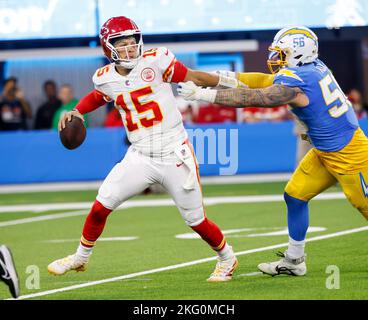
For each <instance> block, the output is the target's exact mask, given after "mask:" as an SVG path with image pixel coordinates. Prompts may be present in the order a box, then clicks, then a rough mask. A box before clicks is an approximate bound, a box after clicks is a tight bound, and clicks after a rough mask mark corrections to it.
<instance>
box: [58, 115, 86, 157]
mask: <svg viewBox="0 0 368 320" xmlns="http://www.w3.org/2000/svg"><path fill="white" fill-rule="evenodd" d="M85 138H86V127H85V126H84V124H83V121H82V120H81V119H80V118H78V117H72V120H71V121H66V122H65V128H64V129H63V130H61V131H60V140H61V143H62V144H63V146H64V147H65V148H67V149H69V150H73V149H75V148H78V147H79V146H80V145H81V144H82V143H83V141H84V139H85Z"/></svg>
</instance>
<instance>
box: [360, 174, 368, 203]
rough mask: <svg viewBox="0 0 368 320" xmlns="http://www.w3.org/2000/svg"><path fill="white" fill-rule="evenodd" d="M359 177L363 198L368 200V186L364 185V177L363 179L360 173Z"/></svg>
mask: <svg viewBox="0 0 368 320" xmlns="http://www.w3.org/2000/svg"><path fill="white" fill-rule="evenodd" d="M359 177H360V184H361V185H362V189H363V193H364V196H365V197H366V198H368V186H367V184H366V183H365V181H364V177H363V174H362V173H361V172H359Z"/></svg>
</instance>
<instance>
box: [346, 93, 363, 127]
mask: <svg viewBox="0 0 368 320" xmlns="http://www.w3.org/2000/svg"><path fill="white" fill-rule="evenodd" d="M347 96H348V99H349V101H350V102H351V104H352V105H353V109H354V111H355V114H356V116H357V118H358V120H359V119H363V118H366V117H367V109H366V107H367V106H365V105H364V103H363V97H362V94H361V93H360V92H359V91H358V90H357V89H351V90H350V91H349V93H348V94H347Z"/></svg>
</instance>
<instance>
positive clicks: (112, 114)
mask: <svg viewBox="0 0 368 320" xmlns="http://www.w3.org/2000/svg"><path fill="white" fill-rule="evenodd" d="M123 126H124V124H123V120H122V118H121V115H120V112H119V111H118V109H116V108H115V107H114V104H113V103H111V102H110V103H109V104H108V105H107V114H106V117H105V121H104V127H106V128H112V127H123Z"/></svg>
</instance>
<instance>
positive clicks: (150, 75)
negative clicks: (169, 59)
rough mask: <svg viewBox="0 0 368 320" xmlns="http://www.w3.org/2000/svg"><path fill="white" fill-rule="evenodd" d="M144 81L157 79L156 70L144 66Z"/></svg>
mask: <svg viewBox="0 0 368 320" xmlns="http://www.w3.org/2000/svg"><path fill="white" fill-rule="evenodd" d="M141 78H142V80H143V81H146V82H152V81H153V80H154V79H155V71H154V70H153V69H151V68H144V69H143V70H142V72H141Z"/></svg>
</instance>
